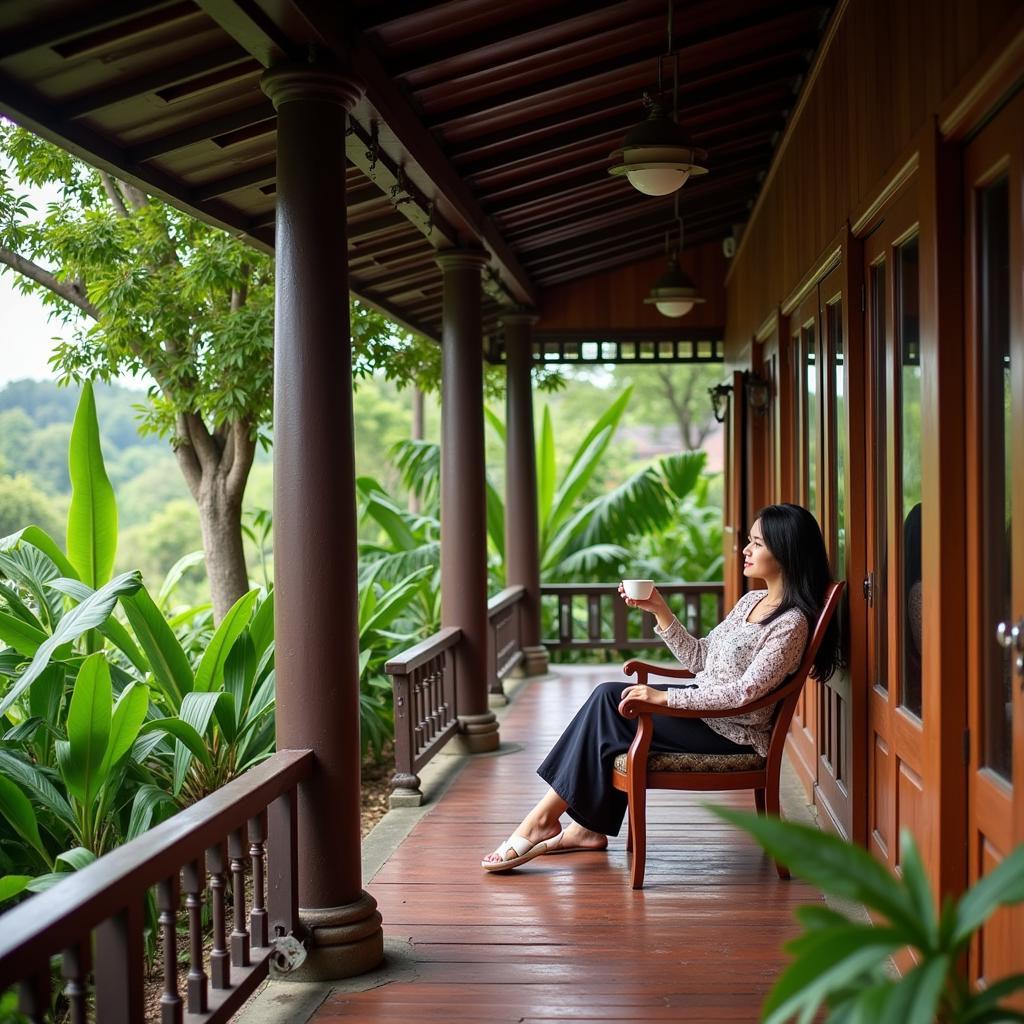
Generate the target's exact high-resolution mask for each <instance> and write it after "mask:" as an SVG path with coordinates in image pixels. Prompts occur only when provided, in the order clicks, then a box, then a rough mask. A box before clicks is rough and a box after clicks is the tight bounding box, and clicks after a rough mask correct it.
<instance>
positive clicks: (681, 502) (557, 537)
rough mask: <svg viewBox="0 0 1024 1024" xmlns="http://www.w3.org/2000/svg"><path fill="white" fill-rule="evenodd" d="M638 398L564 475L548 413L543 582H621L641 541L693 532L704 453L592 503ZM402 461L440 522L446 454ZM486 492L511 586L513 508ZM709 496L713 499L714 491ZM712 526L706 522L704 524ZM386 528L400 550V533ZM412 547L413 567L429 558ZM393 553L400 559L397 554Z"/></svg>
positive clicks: (676, 459)
mask: <svg viewBox="0 0 1024 1024" xmlns="http://www.w3.org/2000/svg"><path fill="white" fill-rule="evenodd" d="M630 393H631V392H630V390H629V389H628V388H627V389H626V390H625V391H623V392H622V393H621V394H620V395H619V396H618V397H617V398H615V400H614V401H612V403H611V404H610V405H609V406H608V407H607V408H606V409H605V410H604V411H603V412H602V413H601V414H600V416H598V418H597V420H596V421H595V423H594V424H593V426H592V427H591V429H590V430H589V431H588V432H587V434H586V435H585V437H584V438H583V440H582V441H581V442H580V444H579V445H578V447H577V448H576V450H575V452H573V454H572V456H571V458H570V459H569V462H568V465H567V467H566V469H565V471H564V472H563V473H562V474H561V475H559V473H558V471H557V468H556V457H555V456H556V450H557V448H558V445H557V441H556V438H555V431H554V427H553V424H552V419H551V412H550V409H549V408H548V407H547V406H545V407H544V410H543V413H542V416H541V428H540V432H539V437H538V441H537V511H538V524H539V533H540V559H541V578H542V579H543V580H545V581H546V582H551V583H555V582H580V581H592V580H601V579H607V578H616V577H617V576H618V575H620V573H621V570H622V569H623V568H624V567H625V566H627V565H629V566H635V565H636V563H637V557H638V555H637V552H636V550H634V545H635V543H636V542H637V540H638V539H639V538H641V537H643V536H652V535H653V536H656V535H658V534H660V533H661V532H662V531H664V530H666V529H667V528H669V527H670V526H672V525H673V524H674V523H676V524H685V519H684V515H685V511H686V509H687V508H688V507H690V506H687V505H686V504H685V502H686V499H687V498H688V496H689V495H690V494H691V492H694V490H695V488H697V486H698V484H699V483H700V482H701V479H702V473H703V469H704V464H705V456H704V454H703V453H692V452H685V453H679V454H675V455H669V456H665V457H663V458H661V459H659V460H658V461H657V462H655V463H653V464H652V465H648V466H645V467H643V468H642V469H640V470H638V471H637V472H636V473H634V474H633V475H632V476H630V477H629V479H627V480H626V481H624V482H623V483H622V484H621V485H619V486H618V487H615V488H613V489H611V490H610V491H608V492H607V493H605V494H601V495H597V496H595V497H592V498H590V500H586V494H587V489H588V486H589V485H590V484H591V482H592V481H593V479H594V476H595V473H596V472H597V470H598V468H599V466H600V463H601V460H602V458H603V456H604V455H605V453H606V452H607V450H608V448H609V446H610V445H611V443H612V440H613V438H614V436H615V432H616V430H617V428H618V426H619V423H620V421H621V419H622V416H623V414H624V412H625V410H626V406H627V404H628V402H629V398H630ZM487 416H488V423H489V424H490V426H491V428H492V429H493V430H494V431H495V433H496V434H497V435H498V437H499V438H500V439H501V440H502V441H503V442H504V440H505V426H504V424H503V423H502V421H501V420H500V419H499V418H498V417H497V416H495V415H494V414H493V413H492V412H490V411H488V414H487ZM394 457H395V461H396V463H397V465H398V467H399V469H400V471H401V472H402V477H403V481H404V483H405V484H406V486H408V487H409V489H410V490H411V491H412V492H413V493H415V494H416V495H418V497H419V498H420V500H421V502H422V505H423V509H424V516H426V517H428V518H430V519H431V520H432V521H436V516H437V511H438V502H439V494H440V475H441V457H440V449H439V447H438V446H437V445H436V444H434V443H432V442H428V441H403V442H401V443H400V444H398V445H396V446H395V449H394ZM486 488H487V534H488V538H489V541H490V546H491V550H492V552H493V555H494V557H495V561H496V574H497V576H498V577H499V578H502V579H503V578H504V547H505V541H504V521H505V504H504V501H503V500H502V497H501V495H500V494H499V492H498V490H497V488H496V487H495V486H494V485H493V483H492V482H491V481H490V480H489V479H488V480H487V481H486ZM702 493H703V494H704V495H705V496H706V489H705V490H704V491H703V492H702ZM392 504H394V503H392ZM691 505H692V503H691ZM420 518H421V519H422V518H423V516H421V517H420ZM709 518H710V516H702V517H701V523H702V524H703V523H705V522H707V521H708V520H709ZM382 525H383V524H382ZM384 528H385V532H386V533H387V535H388V538H389V539H390V541H391V543H392V544H394V541H395V531H394V530H392V529H389V528H388V527H384ZM413 536H414V534H413ZM410 539H411V538H410V537H409V536H406V537H404V539H403V543H402V545H401V547H400V548H399V549H398V550H400V551H401V552H402V556H401V557H402V558H403V561H402V564H403V565H405V566H408V565H410V564H411V563H412V560H413V559H414V558H416V557H424V558H425V557H427V555H428V552H427V551H426V550H420V551H419V552H417V548H416V547H415V546H414V545H412V544H410V543H409V541H410ZM431 543H432V542H431ZM431 551H432V548H431ZM414 552H417V553H416V554H414ZM390 553H391V554H397V551H396V550H395V549H392V551H391V552H390ZM383 555H384V552H382V557H383ZM714 557H717V555H716V556H714ZM714 557H712V559H711V561H712V563H714ZM718 565H719V566H720V563H718ZM713 571H714V569H712V572H713ZM673 577H674V578H677V579H678V578H683V577H679V576H675V574H671V575H668V574H665V573H661V574H659V578H661V579H672V578H673ZM701 578H703V577H701Z"/></svg>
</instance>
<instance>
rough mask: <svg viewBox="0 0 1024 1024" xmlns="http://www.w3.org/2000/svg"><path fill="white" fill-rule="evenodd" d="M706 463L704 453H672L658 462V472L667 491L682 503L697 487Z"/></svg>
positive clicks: (706, 459)
mask: <svg viewBox="0 0 1024 1024" xmlns="http://www.w3.org/2000/svg"><path fill="white" fill-rule="evenodd" d="M707 461H708V457H707V453H706V452H674V453H673V454H672V455H663V456H662V457H661V458H660V459H659V460H658V472H659V473H660V474H661V476H662V479H663V480H664V481H665V483H666V484H667V486H668V489H669V490H670V491H671V492H672V493H673V494H674V495H675V497H676V498H677V499H678V500H679V501H682V500H683V499H684V498H686V497H687V496H688V495H689V494H690V492H691V491H692V490H693V489H694V488H695V487H696V486H697V482H698V481H699V480H700V478H701V474H702V473H703V472H704V467H705V465H707Z"/></svg>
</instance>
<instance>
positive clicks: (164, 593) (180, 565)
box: [156, 551, 206, 609]
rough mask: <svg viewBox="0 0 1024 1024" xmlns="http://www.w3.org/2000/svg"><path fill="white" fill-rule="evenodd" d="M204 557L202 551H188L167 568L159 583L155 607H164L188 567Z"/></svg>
mask: <svg viewBox="0 0 1024 1024" xmlns="http://www.w3.org/2000/svg"><path fill="white" fill-rule="evenodd" d="M205 557H206V555H205V553H204V552H202V551H190V552H189V553H188V554H187V555H182V556H181V558H179V559H178V560H177V561H176V562H175V563H174V565H172V566H171V567H170V569H168V570H167V575H166V576H165V577H164V581H163V583H162V584H160V591H159V593H158V594H157V595H156V603H157V607H159V608H161V609H165V608H166V607H167V602H168V600H169V599H170V596H171V594H172V593H174V588H175V587H176V586H177V585H178V582H179V581H180V580H181V577H182V576H184V575H185V573H186V572H188V570H189V569H191V568H192V566H194V565H199V564H200V563H201V562H202V561H203V559H204V558H205Z"/></svg>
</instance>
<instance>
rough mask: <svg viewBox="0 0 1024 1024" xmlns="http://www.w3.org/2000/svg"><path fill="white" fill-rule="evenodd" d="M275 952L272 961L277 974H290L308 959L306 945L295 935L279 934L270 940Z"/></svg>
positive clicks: (271, 955) (271, 957)
mask: <svg viewBox="0 0 1024 1024" xmlns="http://www.w3.org/2000/svg"><path fill="white" fill-rule="evenodd" d="M270 944H271V945H272V946H273V947H274V952H273V953H271V954H270V963H271V966H273V968H274V971H275V972H276V973H277V974H290V973H291V972H292V971H294V970H295V969H296V968H298V967H301V966H302V965H303V963H304V962H305V960H306V947H305V946H304V945H303V944H302V943H301V942H300V941H299V940H298V939H297V938H296V937H295V936H294V935H278V936H275V937H274V938H273V939H271V940H270Z"/></svg>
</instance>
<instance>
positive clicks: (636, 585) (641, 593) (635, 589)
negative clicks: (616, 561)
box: [622, 580, 654, 601]
mask: <svg viewBox="0 0 1024 1024" xmlns="http://www.w3.org/2000/svg"><path fill="white" fill-rule="evenodd" d="M622 589H623V590H624V591H625V592H626V597H628V598H630V599H631V600H633V601H646V600H647V598H649V597H650V596H651V591H652V590H654V580H623V581H622Z"/></svg>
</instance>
